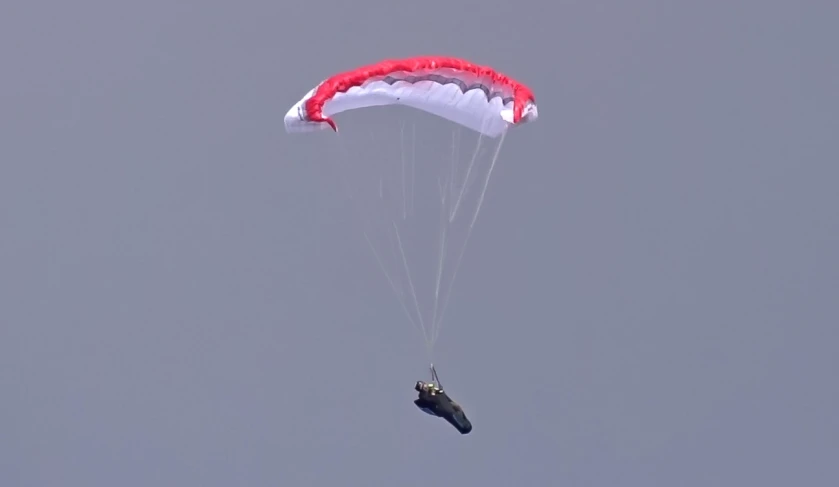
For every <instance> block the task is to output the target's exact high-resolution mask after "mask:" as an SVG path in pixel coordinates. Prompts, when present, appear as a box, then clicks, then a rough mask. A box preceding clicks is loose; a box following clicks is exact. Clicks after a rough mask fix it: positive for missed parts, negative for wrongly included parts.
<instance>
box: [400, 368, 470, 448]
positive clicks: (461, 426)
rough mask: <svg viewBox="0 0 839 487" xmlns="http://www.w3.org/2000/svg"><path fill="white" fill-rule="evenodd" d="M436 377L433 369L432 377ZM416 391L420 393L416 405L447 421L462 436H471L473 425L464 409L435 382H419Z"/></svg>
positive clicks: (415, 387)
mask: <svg viewBox="0 0 839 487" xmlns="http://www.w3.org/2000/svg"><path fill="white" fill-rule="evenodd" d="M436 376H437V374H436V372H434V369H433V367H432V377H433V378H435V379H436ZM414 390H416V391H417V392H418V393H419V397H418V398H417V399H416V400H414V404H416V405H417V407H418V408H420V409H421V410H422V411H424V412H426V413H428V414H430V415H432V416H437V417H438V418H443V419H445V420H446V421H448V422H449V424H451V425H452V426H454V427H455V429H457V430H458V431H459V432H460V434H462V435H465V434H469V432H470V431H472V423H471V422H469V419H468V418H467V417H466V413H464V412H463V408H462V407H460V405H459V404H458V403H456V402H454V401H453V400H452V399H451V398H450V397H449V395H448V394H446V393H445V391H443V389H442V388H440V386H438V385H437V384H435V383H434V382H423V381H417V383H416V385H414Z"/></svg>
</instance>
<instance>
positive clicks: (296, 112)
mask: <svg viewBox="0 0 839 487" xmlns="http://www.w3.org/2000/svg"><path fill="white" fill-rule="evenodd" d="M382 105H405V106H409V107H412V108H415V109H418V110H423V111H425V112H428V113H432V114H434V115H437V116H440V117H443V118H445V119H448V120H450V121H452V122H455V123H457V124H460V125H463V126H465V127H467V128H470V129H472V130H475V131H477V132H479V133H481V134H482V135H485V136H488V137H492V138H495V137H498V136H500V135H501V134H502V133H504V132H505V130H506V129H507V127H508V125H510V124H514V125H515V124H519V123H525V122H530V121H533V120H536V118H537V117H538V112H537V109H536V100H535V97H534V96H533V92H532V91H531V90H530V88H528V87H527V86H525V85H524V84H522V83H519V82H518V81H516V80H514V79H512V78H510V77H508V76H505V75H504V74H502V73H500V72H498V71H496V70H494V69H493V68H491V67H488V66H480V65H477V64H473V63H471V62H469V61H466V60H463V59H458V58H453V57H440V56H424V57H414V58H408V59H398V60H384V61H380V62H378V63H376V64H371V65H368V66H362V67H359V68H356V69H353V70H351V71H346V72H344V73H339V74H336V75H334V76H332V77H330V78H328V79H326V80H325V81H323V82H322V83H320V84H318V85H317V86H316V87H314V88H313V89H311V90H310V91H309V92H308V93H306V95H305V96H304V97H303V98H301V99H300V100H299V101H298V102H297V103H295V104H294V106H292V107H291V108H290V109H289V111H288V112H287V113H286V115H285V127H286V131H287V132H289V133H300V132H313V131H318V130H325V129H329V128H332V129H333V130H335V131H337V130H338V128H337V126H336V125H335V122H334V121H333V120H332V119H331V118H330V117H331V116H332V115H335V114H336V113H340V112H343V111H347V110H354V109H358V108H366V107H373V106H382Z"/></svg>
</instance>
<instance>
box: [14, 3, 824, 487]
mask: <svg viewBox="0 0 839 487" xmlns="http://www.w3.org/2000/svg"><path fill="white" fill-rule="evenodd" d="M837 18H839V6H837V4H836V3H835V2H829V1H815V0H813V1H800V2H783V1H779V0H777V1H776V0H760V1H758V0H750V1H737V0H726V1H710V0H709V1H702V2H698V1H667V2H665V1H653V0H637V1H632V2H627V1H617V0H613V1H606V0H601V1H598V0H594V1H585V2H584V1H570V0H556V1H551V2H549V1H547V0H546V1H543V2H539V1H529V0H521V1H519V2H512V1H506V2H501V1H498V0H485V1H481V2H478V1H465V0H447V1H444V0H427V1H424V2H396V1H389V2H383V1H379V0H361V1H352V2H350V1H345V0H340V1H339V0H323V1H319V2H305V3H304V2H297V1H292V0H289V1H251V2H249V1H244V2H222V1H218V0H204V1H197V0H192V1H174V0H173V1H163V0H149V1H143V2H116V1H104V0H100V1H94V0H79V1H75V2H67V1H62V2H59V1H43V2H35V1H22V0H6V1H5V2H3V6H2V7H0V70H2V71H0V72H2V76H0V391H2V394H0V485H2V486H4V487H30V486H31V487H47V486H49V487H52V486H56V487H58V486H61V487H70V486H74V487H75V486H79V487H91V486H114V485H119V486H143V487H147V486H151V485H155V486H201V487H211V486H234V485H235V486H245V485H247V486H283V487H292V486H298V485H300V486H315V485H358V486H397V485H398V486H419V485H428V483H429V482H434V483H435V484H437V485H527V486H530V485H532V486H643V487H648V486H668V487H669V486H674V485H679V486H696V487H708V486H738V487H740V486H744V485H761V486H784V487H788V486H792V485H802V486H817V485H819V486H826V485H837V484H839V475H838V474H837V470H836V459H837V458H839V440H837V438H839V419H837V414H836V411H837V410H839V386H838V385H837V384H839V381H837V379H836V375H837V371H839V353H837V339H839V331H837V323H839V256H837V249H839V190H837V181H839V148H838V147H837V145H839V143H838V142H837V133H839V130H837V129H839V95H837V91H836V87H837V85H839V61H837V56H836V46H837V45H839V35H837V32H839V26H837V21H836V19H837ZM419 54H445V55H454V56H460V57H465V58H468V59H471V60H474V61H475V62H478V63H485V64H490V65H492V66H494V67H496V68H498V69H500V70H502V71H504V72H506V73H509V74H511V75H513V76H515V77H516V78H518V79H519V80H521V81H522V82H525V83H527V84H529V85H530V86H531V87H532V88H533V90H534V91H535V93H536V97H537V101H538V104H539V114H540V118H539V120H538V121H537V122H536V123H535V124H532V125H528V126H524V127H517V128H516V129H515V130H513V131H511V132H510V134H509V135H508V137H507V138H506V140H505V143H504V147H503V150H502V153H501V158H500V159H499V162H498V166H497V167H496V169H495V173H494V174H493V179H492V182H491V185H490V188H489V191H488V193H487V197H486V201H485V203H484V206H483V209H482V212H481V216H480V219H479V220H478V223H477V226H476V228H475V231H474V233H473V235H472V237H471V240H470V242H469V248H468V251H467V252H466V254H465V255H466V257H465V258H464V261H463V264H462V267H461V268H460V270H459V273H458V278H457V282H456V284H455V289H454V293H453V294H452V299H451V304H450V305H449V308H448V310H447V312H446V321H445V324H444V326H443V333H442V335H441V337H440V340H439V341H438V343H437V347H436V349H435V357H436V360H437V363H438V365H439V371H440V374H441V377H442V378H443V382H444V384H445V385H446V388H447V389H448V390H449V392H450V393H451V394H452V396H453V397H454V398H455V399H456V400H457V401H458V402H460V403H461V404H462V405H463V406H464V407H465V408H466V411H467V413H468V414H469V417H470V419H471V420H472V422H473V424H474V425H475V430H474V431H473V433H472V434H471V435H468V436H461V435H459V434H457V432H456V431H455V430H454V429H453V428H451V427H450V426H449V425H447V424H446V423H445V422H443V421H442V420H438V419H435V418H431V417H429V416H427V415H424V414H422V413H421V412H420V411H418V410H417V409H416V408H415V407H414V406H413V404H411V401H412V399H413V398H414V396H415V393H414V392H413V389H412V387H413V383H414V381H415V380H418V379H425V378H426V375H427V371H426V367H427V363H426V362H427V361H426V357H425V355H424V351H423V347H422V339H421V338H420V337H419V335H418V334H417V333H415V332H414V331H413V330H412V329H411V328H410V326H406V325H407V322H406V318H405V316H404V314H403V313H402V310H401V308H400V307H399V304H398V301H397V300H396V299H394V295H393V293H392V291H391V289H390V288H389V286H388V285H387V281H386V280H385V279H384V278H383V275H382V273H381V272H380V271H379V269H378V268H377V266H376V263H375V260H374V259H373V258H372V256H371V252H370V249H369V248H368V247H367V246H366V244H365V241H364V239H363V236H362V234H361V233H360V227H359V225H358V224H357V222H356V220H353V218H352V217H351V216H352V215H351V212H350V211H349V210H348V206H347V200H346V195H345V193H343V192H342V191H340V180H339V179H338V178H337V177H336V175H335V172H334V171H332V170H331V169H330V167H331V166H329V164H328V163H329V162H330V159H329V158H330V157H331V156H330V154H332V153H333V152H332V147H331V146H330V144H326V143H323V141H326V140H328V139H329V137H328V136H329V135H330V134H328V133H324V134H317V135H314V136H313V137H314V138H312V137H309V136H299V135H297V136H291V135H288V134H286V133H285V130H284V128H283V124H282V117H283V115H284V114H285V111H286V110H287V109H288V107H289V106H291V105H292V104H293V103H294V102H295V101H296V100H297V99H298V98H299V97H300V96H302V95H303V94H304V93H305V92H306V91H307V90H308V89H309V88H311V87H312V86H314V84H316V83H317V82H319V81H320V80H321V79H323V78H324V77H326V76H328V75H330V74H333V73H335V72H338V71H342V70H345V69H350V68H352V67H355V66H357V65H361V64H366V63H371V62H375V61H377V60H380V59H383V58H388V57H404V56H413V55H419ZM332 135H334V134H332ZM428 476H432V477H433V478H434V479H436V480H428Z"/></svg>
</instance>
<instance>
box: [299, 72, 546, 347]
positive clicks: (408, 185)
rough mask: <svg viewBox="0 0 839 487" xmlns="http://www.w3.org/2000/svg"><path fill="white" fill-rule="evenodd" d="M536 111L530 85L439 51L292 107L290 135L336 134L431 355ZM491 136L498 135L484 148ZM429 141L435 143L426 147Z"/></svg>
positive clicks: (388, 269) (394, 282) (360, 208)
mask: <svg viewBox="0 0 839 487" xmlns="http://www.w3.org/2000/svg"><path fill="white" fill-rule="evenodd" d="M375 107H378V108H375ZM406 109H407V111H404V110H406ZM344 116H346V117H347V118H348V119H349V122H348V123H346V124H344V123H343V122H342V124H341V131H340V132H339V130H338V124H337V122H336V121H335V120H334V119H333V117H334V118H340V117H344ZM537 117H538V111H537V106H536V101H535V97H534V95H533V92H532V91H531V90H530V88H528V87H527V86H526V85H524V84H522V83H520V82H518V81H516V80H514V79H513V78H510V77H508V76H506V75H504V74H502V73H500V72H498V71H496V70H495V69H493V68H491V67H488V66H481V65H478V64H474V63H471V62H469V61H467V60H464V59H458V58H454V57H439V56H424V57H414V58H408V59H396V60H393V59H391V60H384V61H380V62H378V63H375V64H371V65H367V66H361V67H358V68H355V69H352V70H350V71H346V72H343V73H339V74H336V75H334V76H331V77H329V78H327V79H326V80H324V81H322V82H321V83H319V84H317V85H316V86H315V87H314V88H312V89H311V90H310V91H309V92H308V93H306V94H305V95H304V96H303V97H302V98H301V99H300V100H299V101H297V103H295V104H294V105H293V106H292V107H291V108H290V109H289V110H288V112H287V113H286V115H285V119H284V122H285V128H286V131H287V132H288V133H290V134H300V133H311V132H319V131H329V130H331V131H333V132H335V133H337V134H339V137H337V139H338V141H337V145H338V146H339V149H340V154H339V155H338V156H337V157H335V158H334V161H333V162H335V165H336V168H337V169H338V172H339V173H340V175H341V179H342V182H343V185H344V190H345V191H346V193H347V196H348V197H349V199H350V201H352V203H353V205H352V206H353V208H354V209H355V211H356V214H357V216H358V217H359V218H360V221H361V222H362V231H361V232H360V233H361V235H363V237H364V239H365V241H366V243H367V244H368V246H369V247H370V249H371V250H372V252H373V254H374V257H375V262H376V264H377V266H378V267H379V268H380V269H381V271H382V272H383V274H384V276H385V277H386V280H387V282H388V284H389V285H390V287H391V288H392V290H393V292H394V294H395V295H396V297H397V299H398V302H399V304H400V306H401V308H402V310H403V311H404V313H405V316H406V317H407V319H408V321H409V323H410V324H412V325H414V326H415V327H416V328H417V329H418V330H419V331H420V332H421V333H422V335H423V337H424V339H425V345H426V351H427V353H428V358H429V359H431V360H432V362H433V348H434V344H435V343H436V341H437V338H438V337H439V333H440V329H441V326H442V322H443V315H444V313H445V311H446V308H447V306H448V303H449V298H450V296H451V293H452V289H453V284H454V280H455V277H456V275H457V272H458V269H459V268H460V264H461V262H462V259H463V255H464V252H465V250H466V243H467V241H468V240H469V236H470V235H471V233H472V229H473V227H474V225H475V222H476V220H477V218H478V213H479V212H480V209H481V206H482V205H483V202H484V197H485V194H486V191H487V187H488V185H489V180H490V176H491V175H492V171H493V168H494V167H495V163H496V160H497V159H498V155H499V152H500V150H501V145H502V143H503V141H504V138H505V136H506V134H507V131H508V129H509V128H510V127H514V126H519V125H523V124H526V123H529V122H533V121H535V120H536V119H537ZM407 123H410V124H411V128H410V132H409V131H408V130H407V129H406V124H407ZM418 127H420V130H419V131H418V130H417V128H418ZM462 129H466V132H467V133H466V135H465V136H464V135H463V133H462V132H463V130H462ZM418 132H419V133H420V135H419V138H418ZM348 134H349V135H348ZM409 134H410V135H409ZM423 136H427V137H426V138H425V139H423V138H422V137H423ZM470 136H472V137H475V138H476V139H477V140H475V142H474V144H473V145H472V147H473V149H472V150H471V154H469V153H467V156H466V157H465V158H464V159H463V160H462V159H461V151H460V146H461V144H462V139H464V137H470ZM484 139H489V141H490V145H492V142H493V141H494V142H495V146H494V147H489V148H487V147H486V145H487V143H486V141H485V140H484ZM423 150H424V151H426V152H429V154H427V155H423V156H421V157H419V156H418V151H423ZM476 187H477V188H478V190H477V191H476V190H475V188H476ZM421 282H425V285H422V286H420V285H419V283H421Z"/></svg>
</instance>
